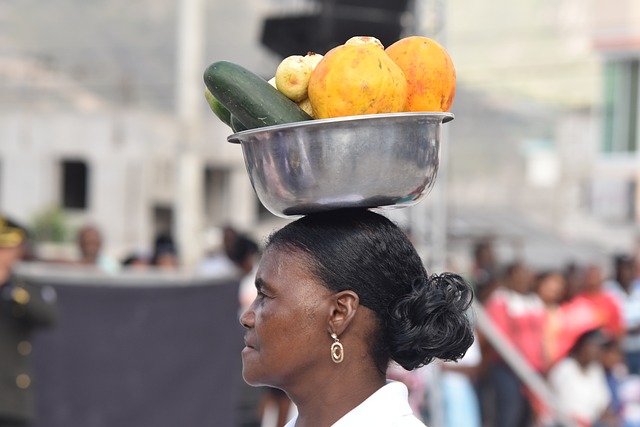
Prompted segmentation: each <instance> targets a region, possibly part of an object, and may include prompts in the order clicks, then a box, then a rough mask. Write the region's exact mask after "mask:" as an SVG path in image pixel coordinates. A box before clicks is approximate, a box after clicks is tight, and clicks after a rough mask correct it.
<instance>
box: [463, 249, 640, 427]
mask: <svg viewBox="0 0 640 427" xmlns="http://www.w3.org/2000/svg"><path fill="white" fill-rule="evenodd" d="M610 264H611V266H610V269H606V266H605V267H604V268H603V266H602V265H601V264H598V263H590V264H585V265H579V264H575V263H569V264H567V265H566V266H565V267H564V268H562V269H557V270H539V269H534V268H532V267H530V266H528V265H527V264H525V263H523V262H519V261H513V262H510V263H508V264H507V265H502V264H500V263H499V262H498V261H497V260H496V257H495V256H494V251H493V248H492V244H491V242H490V241H483V242H478V243H477V245H476V246H475V248H474V265H473V268H472V270H471V271H470V272H469V280H470V282H471V283H472V285H473V286H474V287H475V290H476V295H477V298H478V302H479V303H480V304H481V305H482V306H483V307H484V309H485V310H486V313H487V314H488V316H489V318H490V319H491V320H492V323H493V325H494V326H495V328H496V329H497V330H498V331H499V332H500V334H501V336H502V337H504V338H505V339H506V341H507V342H508V343H510V344H511V345H512V346H513V347H515V349H517V350H518V351H519V353H520V354H521V355H522V357H523V358H524V360H525V361H526V362H527V363H528V365H529V367H530V368H532V369H533V370H534V371H535V372H536V373H537V374H539V375H540V376H541V378H543V379H544V380H545V381H546V383H547V385H548V386H549V388H550V390H551V391H552V392H553V393H554V396H555V399H554V402H553V403H554V404H555V405H557V407H558V409H559V410H560V411H562V412H563V413H564V414H565V415H566V416H568V417H569V418H571V419H572V420H573V422H574V423H575V424H576V425H578V426H581V427H582V426H602V427H604V426H619V427H631V426H640V268H639V267H640V265H639V263H638V258H637V256H636V255H635V254H630V253H629V254H627V253H622V254H617V255H615V256H613V257H612V259H611V260H610ZM477 343H478V345H479V348H480V355H481V357H480V358H479V361H478V363H477V365H476V367H477V369H476V370H475V372H474V373H473V377H471V379H472V382H473V385H474V389H475V390H476V392H477V399H478V400H477V401H478V407H479V409H480V411H479V413H480V414H481V423H482V425H488V426H496V427H518V426H531V425H539V426H547V425H558V424H556V422H557V421H556V419H557V417H554V416H553V414H552V408H550V407H547V406H546V405H545V404H544V403H543V402H542V400H541V399H539V398H538V397H537V396H535V395H534V394H533V393H532V392H531V390H529V389H528V388H527V387H526V386H525V384H524V383H523V381H522V379H521V378H519V377H518V376H517V375H516V374H515V372H514V369H513V368H512V367H511V366H509V365H508V364H507V363H505V360H504V359H503V357H501V355H500V352H499V351H498V350H499V349H496V348H494V347H493V346H492V345H491V344H490V343H489V342H488V340H487V339H485V337H484V336H483V334H482V333H481V332H478V340H477Z"/></svg>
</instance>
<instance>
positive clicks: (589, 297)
mask: <svg viewBox="0 0 640 427" xmlns="http://www.w3.org/2000/svg"><path fill="white" fill-rule="evenodd" d="M573 302H574V303H581V302H586V303H588V304H591V306H592V307H593V309H594V312H595V320H596V322H597V323H598V325H599V326H600V327H601V328H602V329H603V331H604V332H605V333H606V334H608V335H609V336H610V337H611V338H616V339H618V338H621V337H622V336H623V335H624V331H625V325H624V320H623V318H622V310H621V308H620V306H619V305H618V303H617V301H616V300H615V299H614V298H613V297H612V296H611V295H609V294H608V293H606V292H604V291H599V292H582V293H580V294H578V295H576V296H575V297H574V299H573Z"/></svg>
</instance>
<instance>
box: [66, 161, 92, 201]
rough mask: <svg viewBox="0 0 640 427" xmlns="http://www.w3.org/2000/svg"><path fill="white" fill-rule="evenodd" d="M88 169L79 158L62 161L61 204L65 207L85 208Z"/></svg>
mask: <svg viewBox="0 0 640 427" xmlns="http://www.w3.org/2000/svg"><path fill="white" fill-rule="evenodd" d="M88 181H89V171H88V168H87V164H86V163H85V162H83V161H81V160H63V161H62V206H63V207H64V208H65V209H86V208H87V199H88V197H87V188H88V187H87V183H88Z"/></svg>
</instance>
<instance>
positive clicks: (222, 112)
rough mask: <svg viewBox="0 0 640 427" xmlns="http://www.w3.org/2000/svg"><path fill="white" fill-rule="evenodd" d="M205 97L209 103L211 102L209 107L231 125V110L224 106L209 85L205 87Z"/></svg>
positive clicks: (225, 122)
mask: <svg viewBox="0 0 640 427" xmlns="http://www.w3.org/2000/svg"><path fill="white" fill-rule="evenodd" d="M204 97H205V98H206V99H207V103H208V104H209V108H211V111H213V114H215V115H216V116H218V118H219V119H220V120H222V122H223V123H224V124H226V125H227V126H231V113H230V112H229V110H227V109H226V108H224V106H223V105H222V104H221V103H220V101H218V100H217V99H216V97H215V96H213V94H212V93H211V91H210V90H209V88H208V87H205V88H204Z"/></svg>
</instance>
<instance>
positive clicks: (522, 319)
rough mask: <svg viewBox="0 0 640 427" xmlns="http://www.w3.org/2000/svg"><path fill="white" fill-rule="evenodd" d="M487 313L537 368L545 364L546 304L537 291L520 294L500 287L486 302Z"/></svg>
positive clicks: (540, 370)
mask: <svg viewBox="0 0 640 427" xmlns="http://www.w3.org/2000/svg"><path fill="white" fill-rule="evenodd" d="M486 310H487V314H488V315H489V317H491V319H492V320H493V322H494V324H495V325H496V327H497V328H498V330H500V332H502V333H503V335H504V336H505V338H507V340H509V341H510V342H511V344H512V345H513V346H514V347H516V348H517V349H518V350H519V351H520V352H521V353H522V356H524V358H525V359H526V360H527V361H528V362H529V364H531V366H532V367H533V368H534V369H535V370H537V371H538V372H542V371H543V370H544V368H545V365H546V364H545V356H544V349H543V344H542V343H543V336H544V328H545V307H544V304H543V303H542V300H540V298H538V296H537V295H535V294H521V293H518V292H515V291H512V290H510V289H505V288H499V289H496V291H494V292H493V294H491V297H490V298H489V300H488V301H487V304H486Z"/></svg>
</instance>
